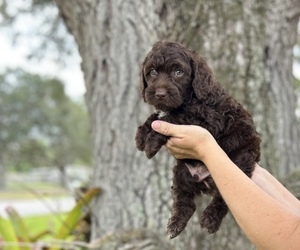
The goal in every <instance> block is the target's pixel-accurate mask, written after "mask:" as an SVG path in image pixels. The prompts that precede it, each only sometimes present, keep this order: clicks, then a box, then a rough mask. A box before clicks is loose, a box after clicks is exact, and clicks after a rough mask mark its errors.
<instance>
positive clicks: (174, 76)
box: [135, 42, 260, 238]
mask: <svg viewBox="0 0 300 250" xmlns="http://www.w3.org/2000/svg"><path fill="white" fill-rule="evenodd" d="M141 90H142V96H143V98H144V100H145V102H147V103H148V104H150V105H152V106H154V107H155V109H156V111H155V112H154V113H153V114H152V115H151V116H150V117H149V118H148V119H147V120H146V122H145V123H144V124H143V125H141V126H139V127H138V129H137V134H136V138H135V139H136V145H137V148H138V149H139V150H141V151H145V152H146V155H147V157H148V158H152V157H153V156H154V155H155V154H156V153H157V152H158V151H159V149H160V148H161V147H162V145H164V144H165V143H166V142H167V140H168V137H166V136H164V135H161V134H159V133H157V132H155V131H153V130H152V128H151V123H152V122H153V121H154V120H157V119H159V120H163V121H167V122H171V123H174V124H187V125H198V126H202V127H204V128H206V129H207V130H208V131H209V132H210V133H211V134H212V135H213V136H214V137H215V139H216V140H217V142H218V143H219V145H220V146H221V147H222V148H223V150H224V151H225V152H226V153H227V155H228V156H229V157H230V159H231V160H232V161H233V162H234V163H235V164H236V165H237V166H238V167H239V168H240V169H241V170H242V171H243V172H244V173H245V174H246V175H247V176H249V177H251V174H252V171H253V170H254V166H255V163H256V162H258V161H259V158H260V138H259V135H258V133H257V132H256V129H255V126H254V123H253V120H252V117H251V115H250V114H249V113H248V112H247V111H246V110H245V109H244V108H243V107H242V105H241V104H239V103H238V102H237V101H235V100H234V99H233V98H232V97H231V96H229V95H228V94H227V93H226V92H225V91H224V89H223V88H222V87H221V86H220V85H219V84H218V82H216V81H215V79H214V77H213V74H212V71H211V69H210V68H209V67H208V65H207V63H206V61H205V60H204V59H203V58H202V57H201V56H200V55H198V54H197V53H195V52H192V51H190V50H188V49H187V48H185V47H184V46H183V45H181V44H179V43H176V42H157V43H155V44H154V45H153V48H152V50H151V51H150V52H149V53H148V55H147V56H146V58H145V60H144V62H143V68H142V74H141ZM173 172H174V177H173V186H172V197H173V201H174V203H173V207H172V216H171V218H170V219H169V223H168V234H169V236H170V237H171V238H174V237H176V236H177V235H179V234H180V232H181V231H182V230H183V229H184V228H185V226H186V224H187V222H188V220H189V219H190V218H191V216H192V215H193V213H194V212H195V210H196V205H195V203H194V197H195V195H201V194H210V195H213V199H212V201H211V203H210V204H209V205H208V207H207V208H206V209H205V211H204V212H203V214H202V217H201V222H200V224H201V227H203V228H206V229H207V230H208V232H209V233H214V232H216V231H217V230H218V229H219V227H220V225H221V222H222V219H223V218H224V217H225V215H226V214H227V212H228V207H227V205H226V203H225V202H224V200H223V198H222V196H221V195H220V193H219V191H218V189H217V187H216V185H215V183H214V181H213V180H212V178H211V177H210V175H209V173H208V171H207V169H206V168H205V166H204V164H203V163H202V162H200V161H195V160H189V159H186V160H177V165H176V166H175V167H174V169H173Z"/></svg>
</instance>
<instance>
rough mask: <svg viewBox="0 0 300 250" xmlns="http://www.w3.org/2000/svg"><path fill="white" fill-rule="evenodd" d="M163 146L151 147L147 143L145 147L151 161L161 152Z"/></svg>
mask: <svg viewBox="0 0 300 250" xmlns="http://www.w3.org/2000/svg"><path fill="white" fill-rule="evenodd" d="M160 148H161V146H158V145H151V144H150V143H147V144H146V146H145V153H146V156H147V157H148V159H151V158H152V157H153V156H154V155H156V153H157V152H158V151H159V150H160Z"/></svg>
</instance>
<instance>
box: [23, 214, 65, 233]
mask: <svg viewBox="0 0 300 250" xmlns="http://www.w3.org/2000/svg"><path fill="white" fill-rule="evenodd" d="M65 217H66V215H65V214H47V215H34V216H26V217H23V220H24V223H25V225H26V227H27V228H28V229H29V232H30V236H31V237H34V236H35V235H37V234H39V233H41V232H44V231H47V230H49V231H50V232H55V231H57V229H58V228H59V226H60V225H61V224H62V221H63V220H64V219H65ZM47 237H49V236H45V238H47Z"/></svg>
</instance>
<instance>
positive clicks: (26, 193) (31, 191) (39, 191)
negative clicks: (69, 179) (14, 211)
mask: <svg viewBox="0 0 300 250" xmlns="http://www.w3.org/2000/svg"><path fill="white" fill-rule="evenodd" d="M66 195H68V193H67V191H66V190H65V189H63V188H62V187H60V186H58V185H55V184H51V183H46V182H33V183H25V184H23V183H8V184H7V188H6V189H5V190H0V200H10V199H40V198H41V197H52V196H54V197H63V196H66Z"/></svg>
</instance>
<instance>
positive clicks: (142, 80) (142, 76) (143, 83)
mask: <svg viewBox="0 0 300 250" xmlns="http://www.w3.org/2000/svg"><path fill="white" fill-rule="evenodd" d="M147 86H148V85H147V82H146V78H145V74H144V64H143V66H142V70H141V74H140V92H141V95H142V97H143V99H144V101H145V102H146V99H145V89H146V88H147Z"/></svg>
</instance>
